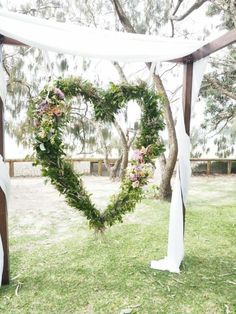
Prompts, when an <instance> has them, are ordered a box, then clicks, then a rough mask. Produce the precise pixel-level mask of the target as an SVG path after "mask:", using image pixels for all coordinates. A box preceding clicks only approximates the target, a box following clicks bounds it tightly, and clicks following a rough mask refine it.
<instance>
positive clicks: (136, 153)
mask: <svg viewBox="0 0 236 314" xmlns="http://www.w3.org/2000/svg"><path fill="white" fill-rule="evenodd" d="M141 158H142V154H141V152H140V150H138V149H137V150H135V151H134V152H133V156H132V159H133V160H140V159H141Z"/></svg>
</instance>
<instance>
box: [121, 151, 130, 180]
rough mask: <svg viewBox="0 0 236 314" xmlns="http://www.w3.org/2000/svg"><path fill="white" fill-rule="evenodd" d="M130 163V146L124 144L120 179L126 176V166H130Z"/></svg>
mask: <svg viewBox="0 0 236 314" xmlns="http://www.w3.org/2000/svg"><path fill="white" fill-rule="evenodd" d="M128 163H129V149H128V146H126V147H124V146H123V154H122V161H121V165H120V173H119V177H120V179H123V178H124V176H125V171H126V168H127V167H128Z"/></svg>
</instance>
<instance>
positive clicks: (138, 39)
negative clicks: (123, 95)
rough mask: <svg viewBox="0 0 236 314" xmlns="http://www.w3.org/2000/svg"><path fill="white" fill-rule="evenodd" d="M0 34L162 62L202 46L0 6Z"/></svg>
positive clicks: (84, 52) (59, 48) (80, 51)
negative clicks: (62, 20)
mask: <svg viewBox="0 0 236 314" xmlns="http://www.w3.org/2000/svg"><path fill="white" fill-rule="evenodd" d="M29 30H30V31H29ZM0 34H2V35H5V36H7V37H10V38H13V39H15V40H19V41H21V42H23V43H25V44H27V45H29V46H32V47H37V48H40V49H44V50H51V51H55V52H60V53H70V54H74V55H80V56H83V57H90V58H101V59H107V60H114V61H124V62H139V61H140V62H152V61H158V60H160V61H166V60H170V59H175V58H179V57H183V56H186V55H188V54H190V53H192V52H194V51H195V50H196V49H198V48H199V47H201V46H202V45H203V42H201V41H190V40H183V39H173V38H164V37H159V36H150V35H140V34H129V33H123V32H114V31H107V30H101V29H96V28H92V27H80V26H77V25H74V24H70V23H58V22H55V21H51V20H50V21H49V20H45V19H41V18H36V17H32V16H28V15H24V14H19V13H15V12H8V11H6V10H4V9H1V10H0Z"/></svg>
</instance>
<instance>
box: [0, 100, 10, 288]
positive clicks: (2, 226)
mask: <svg viewBox="0 0 236 314" xmlns="http://www.w3.org/2000/svg"><path fill="white" fill-rule="evenodd" d="M0 154H1V155H2V157H3V159H4V158H5V154H4V108H3V102H2V99H1V98H0ZM0 234H1V237H2V245H3V251H4V267H3V276H2V284H3V285H7V284H9V245H8V226H7V203H6V198H5V194H4V193H3V191H2V189H1V188H0Z"/></svg>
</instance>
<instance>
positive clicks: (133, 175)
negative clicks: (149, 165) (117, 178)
mask: <svg viewBox="0 0 236 314" xmlns="http://www.w3.org/2000/svg"><path fill="white" fill-rule="evenodd" d="M129 178H130V180H131V181H136V180H137V175H136V174H134V173H131V174H130V175H129Z"/></svg>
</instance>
